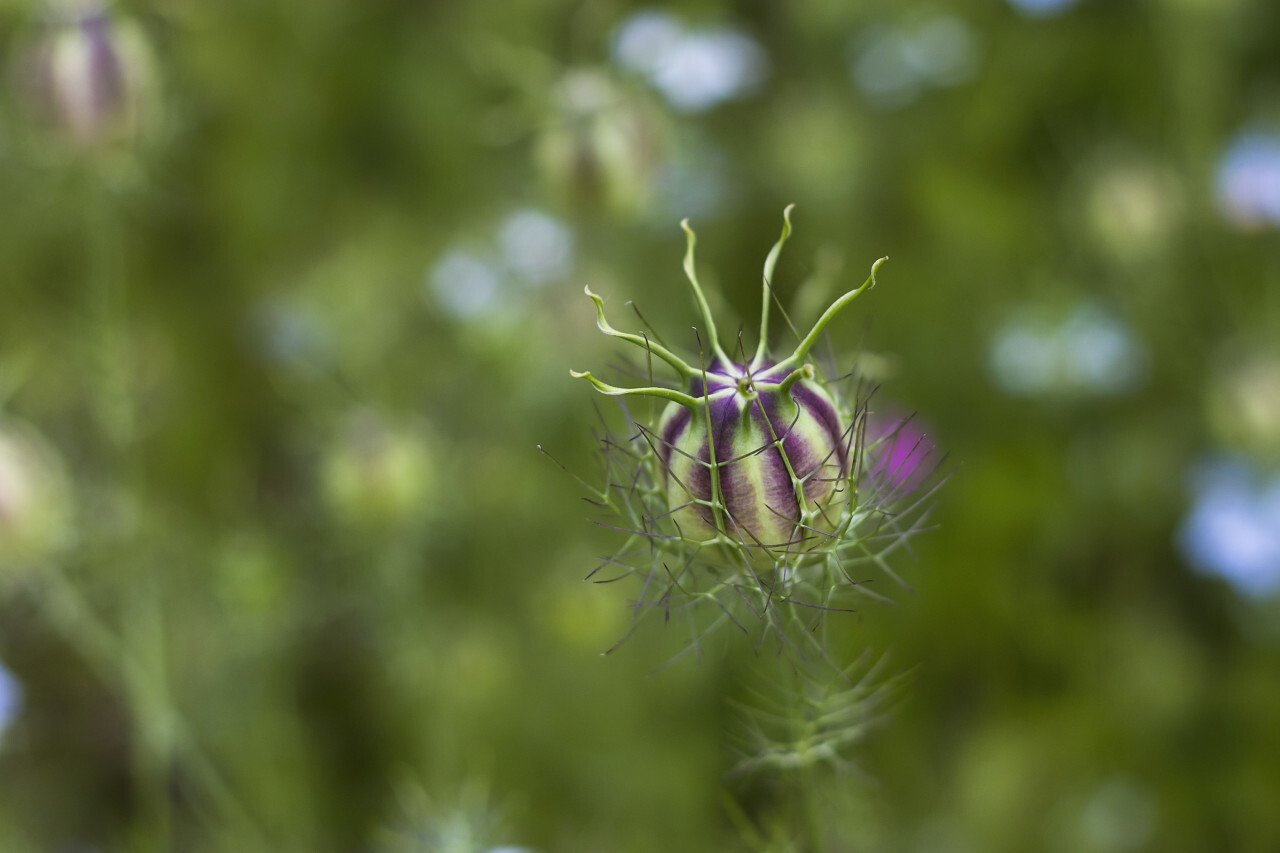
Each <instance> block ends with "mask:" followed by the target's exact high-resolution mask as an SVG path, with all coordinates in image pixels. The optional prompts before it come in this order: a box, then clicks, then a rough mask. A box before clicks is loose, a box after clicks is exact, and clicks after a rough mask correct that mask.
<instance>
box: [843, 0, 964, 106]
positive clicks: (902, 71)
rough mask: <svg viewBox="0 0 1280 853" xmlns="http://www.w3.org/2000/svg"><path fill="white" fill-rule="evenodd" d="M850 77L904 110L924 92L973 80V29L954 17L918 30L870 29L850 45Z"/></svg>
mask: <svg viewBox="0 0 1280 853" xmlns="http://www.w3.org/2000/svg"><path fill="white" fill-rule="evenodd" d="M850 57H851V66H850V74H851V75H852V77H853V81H854V83H855V84H856V85H857V86H858V88H859V89H861V90H862V92H863V93H864V94H865V95H867V96H868V97H870V98H872V99H873V100H875V101H877V102H879V103H880V104H881V105H883V106H891V107H896V106H903V105H905V104H908V103H910V102H911V101H913V100H915V99H916V98H917V97H918V96H919V95H920V94H921V93H922V92H923V91H924V90H926V89H930V88H936V87H944V86H958V85H960V84H961V83H964V82H967V81H968V80H970V79H972V77H973V75H974V73H975V72H976V70H977V66H978V61H977V57H978V51H977V46H976V43H975V39H974V36H973V33H972V31H971V30H970V28H969V25H968V24H966V23H965V22H964V21H962V20H960V19H959V18H955V17H952V16H950V15H939V16H937V17H934V18H930V19H929V20H927V21H925V22H924V23H922V24H920V25H919V26H916V27H911V28H907V27H894V26H884V25H877V26H872V27H868V28H867V29H866V30H864V31H863V32H862V33H861V34H860V35H859V36H858V37H857V38H856V39H855V40H854V41H853V42H852V43H851V44H850Z"/></svg>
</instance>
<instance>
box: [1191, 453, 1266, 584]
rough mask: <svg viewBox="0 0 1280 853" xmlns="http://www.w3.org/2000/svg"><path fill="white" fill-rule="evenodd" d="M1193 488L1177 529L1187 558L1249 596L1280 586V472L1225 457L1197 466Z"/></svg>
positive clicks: (1193, 474) (1199, 567)
mask: <svg viewBox="0 0 1280 853" xmlns="http://www.w3.org/2000/svg"><path fill="white" fill-rule="evenodd" d="M1191 488H1192V491H1193V493H1194V495H1195V499H1194V504H1193V505H1192V507H1191V511H1190V513H1189V514H1188V515H1187V518H1186V519H1185V520H1184V521H1183V523H1182V526H1181V528H1180V529H1179V531H1178V543H1179V545H1180V546H1181V547H1182V550H1183V552H1184V553H1185V554H1186V556H1187V559H1188V560H1190V561H1191V563H1192V564H1193V565H1194V566H1195V567H1196V568H1197V569H1199V570H1200V571H1202V572H1205V573H1206V574H1212V575H1218V576H1220V577H1222V578H1224V579H1226V580H1227V581H1228V582H1229V583H1230V584H1231V585H1232V586H1234V587H1235V588H1236V589H1237V590H1239V591H1240V592H1241V593H1243V594H1245V595H1248V596H1263V595H1267V594H1270V593H1273V592H1276V591H1278V590H1280V474H1277V475H1272V476H1270V477H1266V476H1264V475H1263V474H1262V472H1260V471H1259V470H1258V469H1257V468H1256V467H1255V466H1253V465H1251V464H1250V463H1249V462H1248V461H1247V460H1245V459H1243V458H1240V457H1224V458H1218V459H1213V460H1210V461H1208V462H1205V463H1203V464H1201V465H1199V466H1197V467H1196V469H1195V470H1194V471H1193V473H1192V478H1191Z"/></svg>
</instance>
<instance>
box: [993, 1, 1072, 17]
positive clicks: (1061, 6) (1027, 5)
mask: <svg viewBox="0 0 1280 853" xmlns="http://www.w3.org/2000/svg"><path fill="white" fill-rule="evenodd" d="M1075 4H1076V0H1009V5H1010V6H1012V7H1013V8H1015V9H1017V10H1018V11H1019V12H1021V13H1023V14H1024V15H1029V16H1031V17H1036V18H1039V17H1045V16H1047V15H1056V14H1058V13H1059V12H1065V11H1066V10H1067V9H1069V8H1071V7H1072V6H1074V5H1075Z"/></svg>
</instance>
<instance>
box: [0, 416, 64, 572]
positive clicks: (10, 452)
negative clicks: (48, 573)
mask: <svg viewBox="0 0 1280 853" xmlns="http://www.w3.org/2000/svg"><path fill="white" fill-rule="evenodd" d="M69 532H70V489H69V488H68V485H67V480H66V473H65V471H64V470H63V466H62V462H61V460H60V459H59V457H58V456H57V454H56V453H55V452H54V450H53V449H52V448H51V447H49V446H48V445H47V444H46V443H45V442H44V441H43V440H42V439H41V438H40V437H39V436H38V435H37V434H36V433H35V432H34V431H33V430H31V429H29V428H28V427H25V426H23V425H21V424H19V423H17V422H15V421H12V420H9V421H4V420H0V576H3V575H4V574H6V570H13V569H15V568H19V569H20V568H24V567H26V566H28V565H30V564H33V563H37V562H38V561H40V560H41V559H43V558H45V557H47V556H49V555H50V554H51V553H53V552H54V551H55V550H56V549H57V548H58V546H60V545H61V544H63V543H64V542H65V540H66V539H67V538H68V534H69ZM0 580H3V577H0Z"/></svg>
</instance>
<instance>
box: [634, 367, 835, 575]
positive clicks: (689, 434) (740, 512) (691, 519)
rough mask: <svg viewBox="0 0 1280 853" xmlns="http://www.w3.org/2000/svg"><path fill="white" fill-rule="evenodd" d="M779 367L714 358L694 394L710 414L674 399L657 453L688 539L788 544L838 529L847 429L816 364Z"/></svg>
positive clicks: (772, 547) (770, 547) (773, 547)
mask: <svg viewBox="0 0 1280 853" xmlns="http://www.w3.org/2000/svg"><path fill="white" fill-rule="evenodd" d="M773 367H774V366H773V365H770V364H768V363H767V362H766V363H765V364H761V365H757V366H756V367H755V368H753V367H752V366H751V365H750V364H734V363H727V364H725V363H721V362H719V360H718V359H717V360H716V361H714V362H713V363H712V364H711V366H710V367H708V369H707V376H706V385H705V388H706V391H705V393H703V380H702V379H701V378H699V379H695V380H694V383H693V388H692V392H691V396H695V397H696V398H701V399H702V400H703V409H704V410H705V417H698V416H697V415H698V414H700V413H699V412H695V411H693V410H691V409H689V408H687V407H685V406H683V405H681V404H679V403H671V404H669V405H668V406H667V410H666V412H665V413H664V415H663V417H662V419H661V421H660V422H659V425H658V430H657V435H658V437H659V438H660V444H659V445H658V448H657V451H658V452H657V455H658V459H659V462H660V464H661V467H660V470H661V473H662V482H663V484H664V486H665V490H666V495H667V502H668V505H669V506H670V507H671V508H672V509H673V510H674V516H675V521H676V523H677V524H678V525H679V526H680V528H681V530H682V532H683V533H684V535H685V536H686V537H690V538H695V539H706V538H711V537H714V536H715V534H716V532H717V531H718V530H722V529H723V530H726V531H728V532H731V533H733V534H734V535H736V536H737V537H738V538H739V540H740V541H741V543H742V544H744V545H745V546H747V547H748V548H750V547H757V548H762V549H764V550H766V551H779V550H783V551H785V550H788V549H790V550H797V549H800V548H802V547H804V544H805V543H806V540H809V539H810V538H811V537H812V536H813V535H820V534H822V533H828V534H829V533H830V532H832V531H833V530H834V529H835V527H836V519H837V518H838V517H839V511H838V509H836V508H835V507H832V506H829V504H831V502H832V499H833V498H834V497H835V496H836V495H837V494H838V493H840V492H842V491H843V485H842V481H843V480H844V479H845V477H846V476H847V474H848V470H849V467H848V460H849V448H848V442H849V438H850V436H848V435H846V434H845V425H844V423H843V421H842V419H841V417H840V415H839V412H838V410H837V409H836V404H835V402H834V401H833V400H832V399H831V397H830V396H829V395H828V394H827V392H826V390H825V389H823V387H822V386H821V385H819V384H818V383H816V382H814V381H812V376H813V369H812V367H811V366H809V365H806V366H805V367H803V368H800V369H797V370H791V371H790V372H789V373H786V374H783V373H780V372H778V371H776V370H775V369H773ZM713 455H714V457H715V460H716V464H715V465H711V464H710V460H711V458H712V456H713ZM713 480H718V482H713ZM717 493H718V496H719V497H718V499H717ZM717 509H718V510H720V514H721V516H722V517H721V518H720V519H717V518H716V514H717V512H716V511H717Z"/></svg>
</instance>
